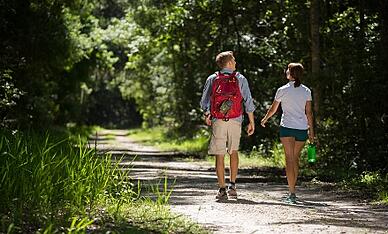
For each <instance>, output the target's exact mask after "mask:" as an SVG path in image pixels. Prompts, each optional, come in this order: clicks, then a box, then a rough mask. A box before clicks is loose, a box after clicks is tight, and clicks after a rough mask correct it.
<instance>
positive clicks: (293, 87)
mask: <svg viewBox="0 0 388 234" xmlns="http://www.w3.org/2000/svg"><path fill="white" fill-rule="evenodd" d="M303 71H304V69H303V66H302V64H300V63H290V64H288V66H287V70H286V72H285V74H286V78H287V79H288V80H289V82H288V84H286V85H284V86H282V87H280V88H279V89H278V90H277V92H276V95H275V100H274V101H273V103H272V105H271V107H270V108H269V109H268V111H267V114H266V115H265V116H264V118H263V119H262V120H261V126H263V127H265V124H266V122H267V121H268V119H269V118H271V117H272V116H273V115H274V114H275V113H276V111H277V109H278V107H279V104H280V103H281V105H282V110H283V114H282V117H281V121H280V134H279V135H280V141H281V142H282V145H283V147H284V153H285V155H286V176H287V182H288V189H289V194H288V196H287V200H286V201H287V202H288V203H293V204H295V203H296V195H295V185H296V181H297V177H298V170H299V157H300V152H301V151H302V148H303V146H304V143H305V141H306V140H307V139H309V140H310V142H313V140H314V128H313V114H312V105H311V102H312V98H311V90H310V89H309V88H308V87H306V86H305V85H303V84H301V79H302V76H303Z"/></svg>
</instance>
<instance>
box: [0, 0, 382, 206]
mask: <svg viewBox="0 0 388 234" xmlns="http://www.w3.org/2000/svg"><path fill="white" fill-rule="evenodd" d="M0 38H1V40H0V45H1V50H0V77H1V79H0V84H1V86H0V125H1V129H2V130H1V131H0V133H1V135H2V139H3V140H1V145H2V147H3V148H2V147H0V148H1V150H2V151H3V152H6V148H5V146H4V144H5V142H6V141H9V139H10V138H7V136H12V135H15V134H27V135H28V134H29V133H31V132H34V134H35V133H36V134H38V135H44V134H45V132H46V131H47V130H48V129H55V128H59V127H66V126H93V125H98V126H102V127H105V128H126V129H130V128H134V127H141V128H143V129H147V128H152V127H156V126H159V127H160V126H161V127H163V128H166V129H168V131H169V132H171V135H174V136H178V137H181V138H185V139H189V138H193V137H195V136H196V135H197V134H198V133H199V132H201V131H203V129H204V128H205V126H204V121H203V113H202V111H201V109H200V106H199V102H200V98H201V94H202V89H203V86H204V83H205V81H206V78H207V77H208V76H209V75H210V74H212V73H214V72H215V71H217V69H218V68H217V66H216V63H215V56H216V55H217V54H218V53H219V52H221V51H233V52H234V55H235V58H236V62H237V70H238V71H239V72H241V73H242V74H244V76H245V77H246V78H247V79H248V82H249V86H250V88H251V92H252V96H253V98H254V101H255V106H256V111H255V112H254V115H255V120H256V132H255V134H254V135H253V136H251V137H248V136H246V134H245V135H244V134H243V136H242V139H241V150H242V151H245V152H250V151H251V150H252V149H253V148H254V149H255V150H258V151H260V153H261V154H262V155H268V157H271V151H272V150H273V146H274V144H277V143H278V141H279V139H278V127H279V120H280V111H279V113H278V114H277V115H276V118H273V119H272V120H271V121H270V123H269V124H268V126H267V127H266V128H261V127H260V124H259V123H260V120H261V118H262V117H263V116H264V115H265V113H266V110H267V109H268V107H269V105H270V104H271V103H272V101H273V98H274V95H275V92H276V90H277V88H278V87H280V86H281V85H283V84H285V83H286V82H287V81H286V80H285V79H284V76H283V72H284V68H285V67H286V65H287V64H288V63H290V62H300V63H302V64H303V66H304V67H305V74H304V79H303V81H302V83H303V84H305V85H307V86H308V87H310V88H311V90H312V93H313V107H314V108H313V109H314V117H315V129H316V137H317V142H318V148H317V149H318V154H319V163H317V164H316V165H315V167H316V168H315V170H316V171H317V177H318V178H321V179H323V180H327V181H341V180H343V179H349V178H352V177H355V176H359V175H362V174H363V173H364V174H365V173H370V172H372V173H375V174H374V175H378V176H379V177H380V178H382V179H383V180H384V178H385V181H387V178H388V174H387V173H388V157H387V156H388V101H387V100H388V92H387V90H388V66H387V61H388V1H385V0H378V1H366V0H357V1H351V0H340V1H334V0H322V1H318V0H306V1H301V0H245V1H242V0H216V1H213V0H138V1H126V0H82V1H81V0H13V1H8V0H0ZM246 120H247V118H245V123H244V125H246ZM4 139H8V140H4ZM3 152H2V154H3V155H4V153H3ZM1 183H4V180H3V181H0V184H1ZM2 187H3V186H2ZM0 191H1V189H0ZM4 204H5V203H2V202H0V206H1V208H2V209H3V210H4V209H6V208H4V207H6V205H4Z"/></svg>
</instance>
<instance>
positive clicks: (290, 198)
mask: <svg viewBox="0 0 388 234" xmlns="http://www.w3.org/2000/svg"><path fill="white" fill-rule="evenodd" d="M286 202H287V203H288V204H296V195H295V193H290V194H289V195H288V196H287V198H286Z"/></svg>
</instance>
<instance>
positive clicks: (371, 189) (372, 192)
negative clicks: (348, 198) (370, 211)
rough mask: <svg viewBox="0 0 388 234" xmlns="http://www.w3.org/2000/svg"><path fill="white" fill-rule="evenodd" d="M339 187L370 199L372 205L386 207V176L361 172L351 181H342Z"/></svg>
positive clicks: (387, 200)
mask: <svg viewBox="0 0 388 234" xmlns="http://www.w3.org/2000/svg"><path fill="white" fill-rule="evenodd" d="M340 186H341V187H342V188H344V189H346V190H351V191H353V192H355V194H357V195H358V196H360V197H363V196H364V197H365V196H367V197H368V198H372V199H373V201H372V203H373V204H382V205H388V174H385V176H384V174H383V173H381V172H376V171H375V172H363V173H362V174H361V175H359V176H356V177H354V178H352V179H347V180H344V181H342V182H341V183H340Z"/></svg>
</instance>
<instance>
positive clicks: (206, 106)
mask: <svg viewBox="0 0 388 234" xmlns="http://www.w3.org/2000/svg"><path fill="white" fill-rule="evenodd" d="M211 83H212V79H211V77H208V78H207V80H206V83H205V86H204V87H203V91H202V97H201V102H200V105H201V109H202V111H203V112H204V113H210V93H211Z"/></svg>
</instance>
